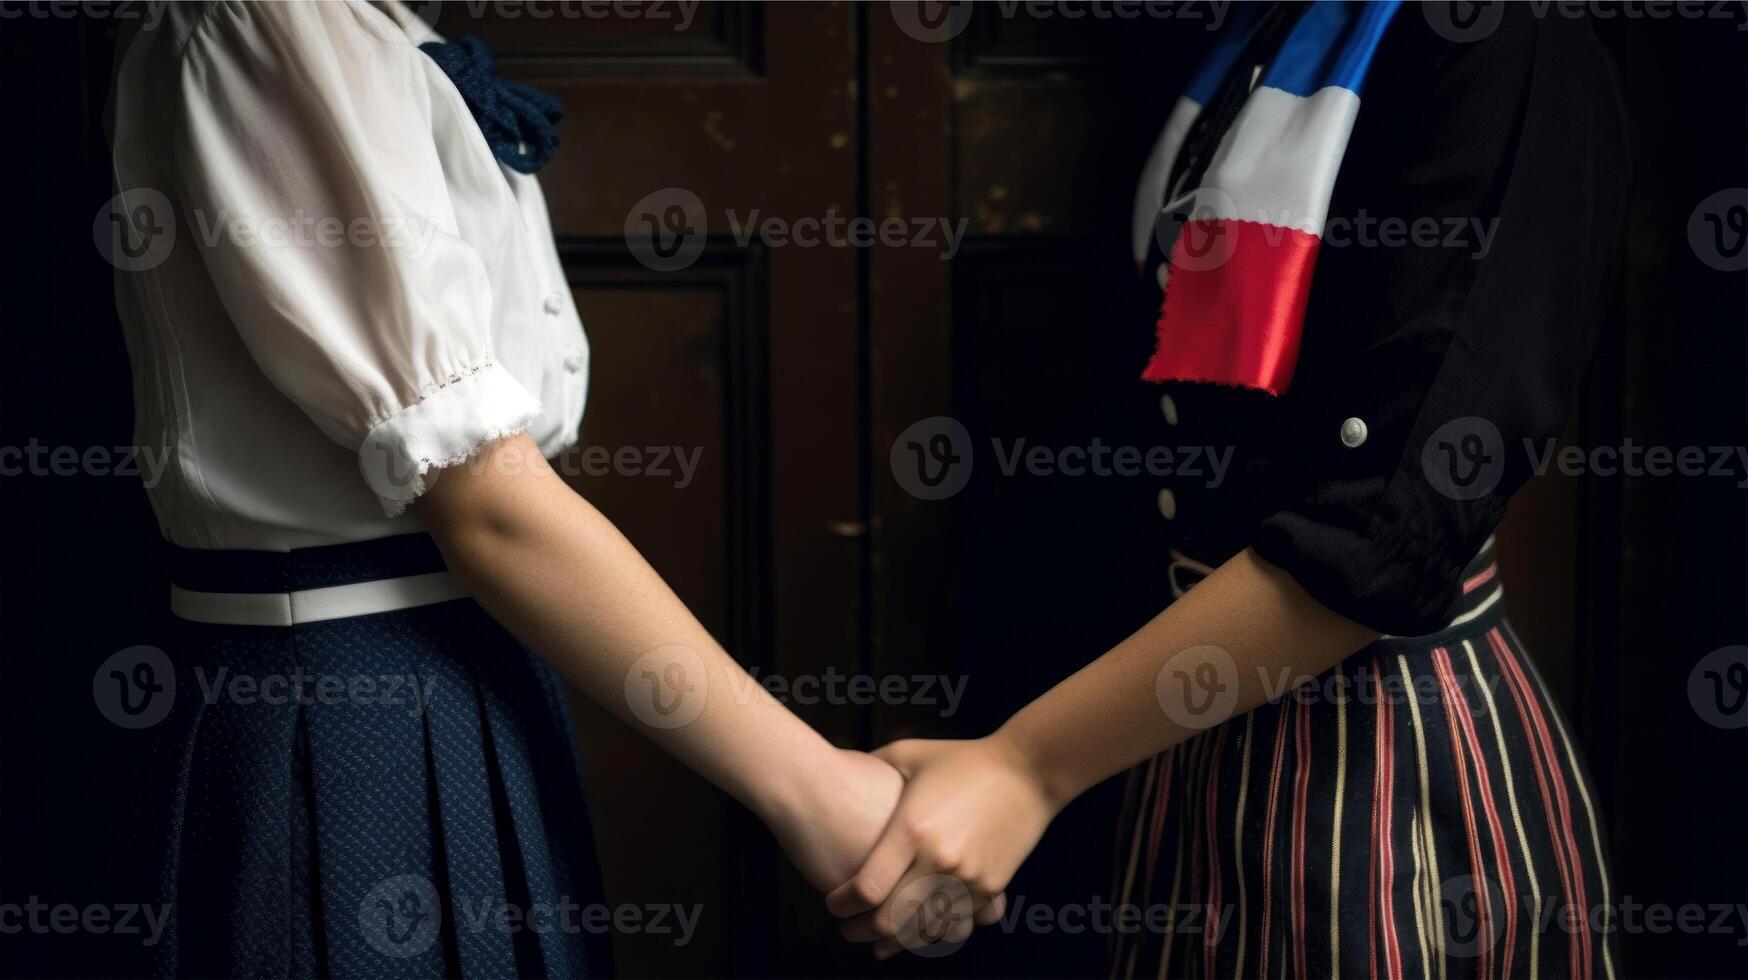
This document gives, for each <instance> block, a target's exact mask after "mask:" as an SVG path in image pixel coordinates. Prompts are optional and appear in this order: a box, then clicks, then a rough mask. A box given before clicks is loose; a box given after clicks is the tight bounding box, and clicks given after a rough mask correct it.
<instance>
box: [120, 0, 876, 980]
mask: <svg viewBox="0 0 1748 980" xmlns="http://www.w3.org/2000/svg"><path fill="white" fill-rule="evenodd" d="M432 40H435V38H434V37H433V36H432V35H431V33H430V31H429V30H428V28H426V27H425V25H423V24H422V23H420V22H419V21H418V19H417V18H416V17H414V16H413V15H412V14H410V13H409V12H407V11H406V10H405V9H404V8H401V7H399V6H398V5H386V4H365V3H273V4H265V3H263V4H252V3H221V4H210V5H209V4H197V5H171V6H170V7H169V8H167V10H166V11H165V16H164V17H163V19H162V22H161V23H159V24H157V25H155V26H154V27H153V28H151V29H149V30H141V31H139V32H138V33H137V34H136V35H135V36H133V37H132V38H130V39H124V41H125V42H126V44H125V48H124V54H123V56H122V59H121V61H120V62H119V64H118V68H117V76H116V85H115V89H114V94H113V97H112V115H113V122H112V125H113V130H112V143H113V148H114V162H115V177H116V186H117V190H118V191H119V192H120V193H121V194H122V204H123V207H124V208H126V209H127V210H128V213H130V214H132V213H137V212H138V210H139V208H142V207H144V208H146V209H147V213H150V214H152V215H153V217H155V218H156V219H158V220H159V221H160V222H161V223H163V224H166V225H171V226H173V231H174V241H173V244H172V245H171V246H170V247H169V248H168V250H167V251H163V250H162V249H160V250H159V251H160V252H161V253H162V254H154V255H151V256H150V258H149V261H141V262H132V263H127V265H129V266H130V267H127V268H123V269H122V271H120V272H119V273H118V275H117V277H116V296H117V304H118V307H119V309H120V312H121V318H122V321H123V324H124V326H125V328H126V334H127V340H128V347H129V352H130V356H131V358H132V361H133V366H134V378H135V405H136V425H137V438H138V440H139V444H140V445H141V446H143V447H150V448H152V449H154V450H162V451H164V452H166V453H167V454H168V459H169V460H170V461H171V464H170V466H169V469H168V472H167V474H166V475H165V477H164V478H163V479H162V480H161V481H160V482H158V483H157V484H156V485H155V486H153V487H151V488H149V489H150V496H151V501H152V505H153V507H154V509H155V511H156V513H157V516H158V519H159V522H160V524H161V527H162V530H163V533H164V535H165V537H166V538H167V539H168V540H169V542H170V543H171V544H172V546H173V548H172V559H171V561H172V567H173V580H174V586H175V587H174V589H173V594H172V608H173V610H174V611H175V612H176V614H177V616H178V617H179V619H180V621H181V622H182V623H183V624H184V626H185V634H184V635H183V636H182V637H181V639H180V641H179V643H178V644H177V645H176V648H175V649H173V650H172V651H171V655H172V657H173V658H174V660H175V663H174V670H175V672H176V678H175V679H176V681H177V682H178V683H177V685H176V690H178V691H182V692H187V693H185V695H184V696H182V697H179V698H178V699H177V700H176V703H175V707H174V709H173V712H172V715H171V717H170V719H169V720H167V721H166V722H165V723H163V724H161V725H160V726H158V733H159V734H160V735H162V736H163V737H164V739H165V740H166V743H167V747H168V749H169V755H168V756H167V757H166V760H165V763H164V769H163V770H162V771H161V772H158V773H156V774H154V776H155V777H156V779H157V781H158V782H160V783H161V784H162V785H163V788H164V789H165V790H166V797H167V798H166V800H165V801H164V803H163V806H162V810H163V813H164V814H165V815H166V816H167V817H168V818H169V819H168V827H167V828H166V834H167V836H166V839H165V841H164V845H165V846H164V848H163V850H162V853H163V855H164V860H163V866H162V872H163V876H162V877H163V882H164V885H165V887H166V889H167V890H168V894H166V895H165V896H164V899H165V900H166V901H168V902H171V903H173V904H172V906H171V907H172V908H173V909H174V912H173V925H172V928H171V931H170V935H169V937H168V938H167V940H166V941H165V943H164V944H163V945H164V947H165V950H166V953H167V954H168V955H167V962H166V963H165V965H164V968H165V970H166V971H167V972H172V973H178V974H186V975H206V976H217V975H226V976H230V975H244V974H248V975H256V974H299V975H335V976H343V975H368V976H373V977H375V976H387V975H391V974H395V975H401V974H404V975H420V976H432V975H446V976H453V975H458V974H468V975H473V974H490V975H512V974H520V975H527V974H529V973H544V974H547V975H572V976H575V975H584V974H586V973H588V972H591V971H593V972H597V973H598V972H600V971H601V970H602V969H603V967H604V964H602V963H601V962H600V960H599V957H598V955H596V951H595V950H594V949H592V948H587V947H588V941H589V939H590V935H589V933H588V931H587V930H582V929H576V928H569V929H567V928H564V926H565V925H566V923H564V922H559V923H557V925H558V926H559V927H558V928H553V929H549V930H545V931H539V932H537V931H534V930H528V929H523V930H506V929H500V928H496V927H494V926H492V925H487V926H485V927H484V928H469V922H468V920H467V919H466V918H465V917H464V916H463V915H461V912H462V911H463V910H471V909H477V908H480V907H489V908H494V909H495V908H498V907H499V906H500V904H502V903H507V904H509V905H510V906H512V907H515V906H526V907H527V908H523V909H519V910H518V911H520V912H523V913H526V912H527V911H528V909H530V908H547V909H551V908H555V907H562V906H561V905H559V904H558V903H560V902H563V901H565V900H568V902H569V903H570V904H572V905H579V906H587V905H589V904H590V902H591V901H592V900H593V896H595V895H596V894H597V892H596V888H597V885H596V883H595V881H594V873H593V854H592V851H591V850H590V847H591V845H590V844H589V828H588V826H587V824H586V817H585V814H584V810H583V806H582V796H581V788H580V784H579V782H578V779H577V770H576V767H575V759H574V756H573V755H572V749H571V746H570V744H569V742H568V739H569V737H570V736H569V730H568V722H567V719H566V718H565V716H564V709H563V704H562V698H561V697H560V696H559V692H558V688H557V686H556V685H555V683H554V681H553V678H552V676H551V672H552V668H556V670H557V672H558V673H559V674H561V675H562V676H563V678H564V679H565V680H566V681H568V682H569V683H571V684H573V685H575V686H576V687H578V688H580V689H581V690H583V691H584V692H586V693H588V694H589V695H590V696H591V697H593V698H595V699H596V700H598V701H600V702H601V703H602V704H604V705H606V706H608V707H609V708H611V709H613V710H614V711H616V712H617V713H618V714H620V715H621V716H622V717H624V718H625V719H626V720H627V721H628V722H630V723H632V724H634V725H636V726H638V727H639V728H641V729H642V730H643V731H645V732H646V733H647V734H648V735H649V737H650V738H652V739H654V740H655V741H656V742H658V743H659V744H660V745H661V746H662V747H663V748H664V749H666V750H667V751H669V752H672V753H673V754H674V755H675V756H677V757H678V758H680V759H681V760H682V761H684V762H685V763H686V764H688V765H689V766H691V767H692V768H694V769H696V770H697V771H698V772H699V773H700V774H702V775H703V776H705V777H706V778H708V779H710V780H711V781H712V782H714V783H716V784H717V785H718V786H721V787H722V788H723V789H725V790H726V791H728V792H729V793H731V794H733V795H734V796H735V797H736V798H737V799H739V800H741V801H742V802H744V803H745V804H746V805H747V806H749V807H751V808H752V809H753V810H754V811H756V812H757V813H758V814H759V815H760V816H761V817H762V818H764V820H765V821H766V822H767V823H768V824H769V825H770V826H771V828H772V829H773V831H774V832H775V833H776V835H777V837H778V838H779V840H780V841H781V842H782V844H783V846H784V847H785V849H786V850H787V851H788V853H789V854H790V856H791V857H792V858H793V859H794V860H795V861H796V863H797V864H798V865H799V866H800V868H801V870H802V871H803V872H804V873H805V874H806V875H807V877H808V878H809V879H810V880H811V881H812V882H813V883H815V884H816V885H817V886H819V887H821V888H822V889H825V888H830V887H832V886H835V885H837V884H839V883H841V882H842V881H843V880H844V879H846V878H848V877H849V876H850V874H851V873H852V872H853V871H854V870H855V868H856V867H857V865H858V863H859V862H860V860H861V859H862V858H863V857H864V856H865V854H866V852H867V851H868V849H869V847H870V846H871V844H872V843H873V841H874V839H875V837H876V835H877V834H878V833H879V831H880V829H881V828H882V826H883V825H884V823H885V821H886V818H887V816H888V814H889V813H890V811H891V809H892V807H893V805H894V803H895V801H896V800H897V798H898V794H899V789H900V780H899V777H898V775H897V773H896V772H894V771H893V770H892V769H891V768H890V767H889V766H887V765H886V764H885V763H882V762H879V761H878V760H875V759H873V758H871V757H869V756H866V755H863V754H861V753H852V752H846V751H841V750H838V749H835V748H833V747H832V746H831V745H829V744H828V743H827V742H826V741H825V740H824V739H822V738H821V737H820V736H819V735H817V734H816V733H815V732H813V731H812V730H811V729H809V728H808V727H807V726H806V725H804V724H802V723H801V722H800V721H799V720H797V719H796V718H795V717H794V716H793V715H791V714H790V713H789V712H788V711H787V710H786V709H785V708H783V707H782V706H781V705H780V704H778V703H777V702H775V701H774V700H772V699H770V698H769V697H768V696H765V695H764V694H763V691H762V689H760V688H758V686H757V685H752V686H750V687H749V686H748V685H746V683H745V679H744V676H742V677H741V683H740V684H738V685H737V684H736V683H735V678H736V676H737V674H739V673H740V668H739V667H738V666H737V665H736V664H735V662H734V661H733V660H731V659H730V658H729V657H728V656H727V655H726V654H725V653H724V652H723V651H722V650H721V649H720V648H719V647H718V646H717V644H716V642H715V641H714V640H713V639H712V638H711V637H710V635H709V634H708V633H707V632H706V631H705V630H704V629H703V628H702V627H701V626H700V625H699V623H698V622H697V621H696V620H695V619H694V618H693V617H692V616H691V615H690V614H689V613H688V612H687V610H686V609H685V607H684V606H683V605H682V604H681V603H680V601H679V600H678V599H677V598H676V597H675V596H674V594H673V593H672V591H670V590H669V588H668V587H667V585H666V584H665V583H663V581H662V580H661V579H660V578H659V577H658V576H657V575H656V573H655V572H654V571H653V570H652V569H651V568H650V567H649V565H648V564H647V563H645V561H644V560H643V559H642V557H641V556H639V554H638V553H637V551H636V550H635V549H634V548H633V547H632V546H631V544H630V543H629V542H627V541H626V540H625V538H624V537H623V536H621V535H620V533H619V532H618V531H617V530H616V529H615V528H614V527H613V525H612V524H611V523H609V522H608V521H607V520H606V519H605V518H604V517H602V515H601V514H600V513H599V512H598V511H596V510H595V508H594V507H592V506H590V504H589V502H588V501H586V500H584V499H582V498H581V497H579V496H577V495H576V494H575V493H574V492H573V491H571V490H570V489H569V487H567V486H566V485H565V484H564V483H563V482H562V481H561V480H560V479H559V478H558V476H557V475H556V474H554V472H553V471H552V469H551V468H550V467H549V466H548V465H547V463H546V458H547V457H550V456H552V455H554V454H556V453H558V452H559V451H560V450H562V449H564V448H565V447H567V446H568V445H570V444H571V443H572V442H573V441H574V440H575V439H576V436H577V431H578V424H579V420H580V418H581V415H582V411H583V403H584V396H585V391H586V385H587V363H588V346H587V342H586V340H585V338H584V335H583V330H582V324H581V322H580V321H579V319H578V316H577V312H576V310H575V308H574V307H573V305H572V301H571V296H570V293H569V291H568V289H567V288H566V283H565V279H564V275H563V273H562V271H561V269H560V266H559V263H558V258H557V255H556V252H555V249H554V246H553V241H552V233H551V229H550V226H549V224H548V218H547V214H546V207H545V203H544V200H543V198H542V195H541V191H540V185H539V183H538V182H537V181H536V179H535V178H534V177H533V176H531V175H529V174H527V173H524V172H521V171H522V170H524V169H527V168H524V167H519V166H514V165H513V164H515V163H516V162H517V161H516V160H515V159H514V158H513V157H512V158H511V159H509V160H507V161H505V160H500V159H498V158H496V157H495V156H494V152H493V149H492V148H491V147H490V146H488V141H487V138H486V137H485V135H483V134H482V129H481V127H480V125H479V124H478V123H476V119H475V116H474V114H473V112H471V111H470V106H469V103H468V101H467V100H464V98H463V95H462V93H461V92H460V91H458V89H457V87H456V85H455V84H453V83H452V82H451V79H450V77H449V76H447V75H446V74H445V72H444V71H443V70H441V69H440V68H439V67H438V65H437V64H436V63H435V62H434V61H433V60H432V58H431V57H430V56H429V55H428V54H427V53H426V52H424V51H422V50H421V49H420V47H419V46H418V45H419V44H420V43H421V42H426V41H432ZM536 123H537V121H536ZM518 152H526V147H525V146H524V147H521V148H520V149H519V151H518ZM164 210H167V211H168V212H169V213H168V214H161V213H158V212H161V211H164ZM500 624H501V625H500ZM512 637H513V638H514V639H512ZM524 647H526V650H531V651H533V652H534V653H535V654H537V655H538V658H539V659H534V658H531V657H530V656H529V655H528V654H527V653H526V651H525V650H524ZM548 665H550V667H549V666H548ZM221 672H222V673H221ZM216 676H222V677H227V678H229V679H232V680H234V679H236V678H241V677H247V678H249V679H250V680H251V681H252V682H254V683H253V684H252V687H251V689H255V688H256V687H258V689H259V690H260V691H262V692H266V691H267V690H269V689H270V688H271V685H272V684H274V683H276V682H277V683H278V684H280V689H287V688H288V689H290V690H292V691H295V692H296V693H297V695H298V696H296V697H280V698H276V699H268V698H266V697H254V698H241V697H235V696H232V693H230V692H234V690H235V688H229V687H222V686H221V687H219V688H217V689H216V690H217V693H216V694H215V693H207V694H205V695H203V696H196V694H199V693H200V692H203V691H211V690H212V685H211V683H210V678H212V677H216ZM361 679H369V680H370V681H371V683H369V684H366V685H364V687H363V688H361V687H360V686H359V685H360V681H361ZM403 679H404V680H405V681H407V682H408V683H406V684H404V685H402V684H393V685H392V686H394V687H395V688H396V689H404V690H407V691H409V692H411V693H410V697H411V700H410V701H409V700H407V699H404V698H390V697H389V696H388V695H387V694H386V692H387V690H388V689H389V687H390V686H391V684H390V681H400V680H403ZM365 688H367V689H368V690H369V691H370V692H371V693H370V694H369V696H365V695H362V694H360V693H359V692H360V690H362V689H365ZM749 689H750V690H753V691H757V692H758V696H757V697H755V698H751V699H749V698H748V697H746V694H745V692H746V691H747V690H749ZM409 705H410V707H409ZM470 914H471V913H470ZM494 921H495V920H494ZM475 924H477V923H475ZM591 961H592V962H591Z"/></svg>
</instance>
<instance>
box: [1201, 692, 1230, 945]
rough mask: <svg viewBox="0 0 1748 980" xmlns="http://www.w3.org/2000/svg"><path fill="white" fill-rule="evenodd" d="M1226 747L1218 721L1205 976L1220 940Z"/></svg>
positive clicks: (1211, 785)
mask: <svg viewBox="0 0 1748 980" xmlns="http://www.w3.org/2000/svg"><path fill="white" fill-rule="evenodd" d="M1225 748H1226V726H1225V725H1221V726H1220V731H1219V734H1217V735H1215V736H1214V760H1213V762H1212V763H1210V764H1209V765H1208V787H1207V794H1208V804H1207V812H1208V816H1207V835H1206V840H1207V846H1208V892H1207V907H1206V915H1205V918H1204V920H1203V924H1202V956H1203V963H1204V965H1205V966H1206V968H1207V970H1206V973H1205V975H1206V976H1210V977H1211V976H1213V975H1214V953H1215V950H1216V948H1217V947H1218V944H1219V941H1220V933H1219V931H1218V930H1217V928H1216V927H1217V926H1218V925H1219V922H1220V835H1219V833H1218V831H1217V828H1218V826H1219V824H1218V822H1217V821H1218V820H1219V818H1220V807H1219V799H1220V779H1219V777H1220V756H1221V754H1222V753H1223V751H1224V750H1225Z"/></svg>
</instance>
